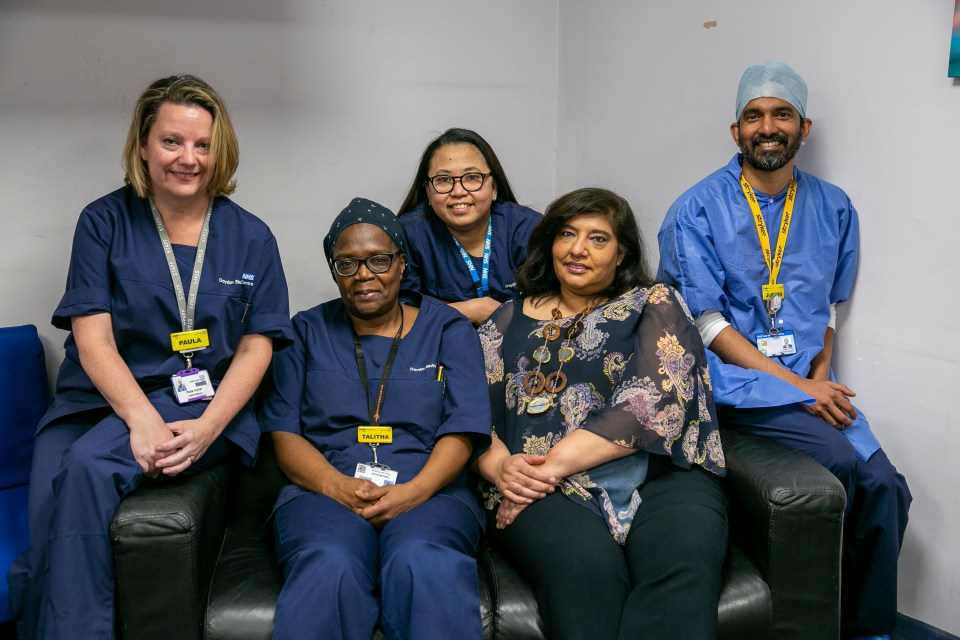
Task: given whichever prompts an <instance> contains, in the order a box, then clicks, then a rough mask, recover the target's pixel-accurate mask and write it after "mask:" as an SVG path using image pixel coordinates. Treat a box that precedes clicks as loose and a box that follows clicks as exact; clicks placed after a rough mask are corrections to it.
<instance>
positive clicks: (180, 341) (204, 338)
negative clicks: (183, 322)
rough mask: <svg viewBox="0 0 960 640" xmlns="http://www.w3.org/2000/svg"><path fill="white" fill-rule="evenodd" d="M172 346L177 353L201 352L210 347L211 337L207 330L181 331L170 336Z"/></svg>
mask: <svg viewBox="0 0 960 640" xmlns="http://www.w3.org/2000/svg"><path fill="white" fill-rule="evenodd" d="M170 346H171V347H172V348H173V350H174V351H176V352H177V353H179V352H181V351H200V350H201V349H206V348H207V347H209V346H210V336H209V335H207V330H206V329H194V330H193V331H179V332H177V333H171V334H170Z"/></svg>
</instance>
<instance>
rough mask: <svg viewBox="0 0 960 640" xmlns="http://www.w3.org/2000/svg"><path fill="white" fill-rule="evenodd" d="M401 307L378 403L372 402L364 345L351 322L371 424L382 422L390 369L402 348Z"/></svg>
mask: <svg viewBox="0 0 960 640" xmlns="http://www.w3.org/2000/svg"><path fill="white" fill-rule="evenodd" d="M398 306H399V307H400V328H399V329H397V335H395V336H393V344H391V345H390V353H389V354H388V355H387V362H386V363H385V364H384V365H383V374H382V375H381V376H380V390H379V391H378V392H377V405H376V406H374V405H373V403H372V402H370V380H369V378H368V377H367V364H366V360H365V359H364V357H363V347H362V346H361V345H360V336H358V335H357V331H356V329H354V328H353V323H352V322H351V323H350V333H352V334H353V355H354V356H355V357H356V359H357V371H358V372H359V373H360V384H362V385H363V392H364V393H366V394H367V412H368V414H369V415H368V417H369V418H370V419H371V420H372V423H371V424H374V425H379V424H380V409H381V407H382V406H383V394H384V392H385V391H386V389H387V380H388V379H389V378H390V369H391V368H392V367H393V361H394V360H396V358H397V349H399V348H400V334H401V333H403V305H398Z"/></svg>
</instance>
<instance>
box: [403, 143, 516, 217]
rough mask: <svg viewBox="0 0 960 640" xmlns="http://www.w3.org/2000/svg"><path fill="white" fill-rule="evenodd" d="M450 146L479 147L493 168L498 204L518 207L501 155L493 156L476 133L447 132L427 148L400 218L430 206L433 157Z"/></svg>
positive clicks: (488, 147)
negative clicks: (429, 185)
mask: <svg viewBox="0 0 960 640" xmlns="http://www.w3.org/2000/svg"><path fill="white" fill-rule="evenodd" d="M450 144H472V145H473V146H474V147H476V148H477V151H479V152H480V155H482V156H483V159H484V160H486V161H487V165H488V166H489V167H490V173H491V174H493V175H491V177H492V178H493V180H494V185H495V186H496V187H497V200H496V202H512V203H514V204H518V203H517V198H516V196H514V195H513V189H511V188H510V181H509V180H507V174H506V173H505V172H504V171H503V166H502V165H501V164H500V160H499V159H498V158H497V154H496V153H494V152H493V147H491V146H490V144H489V143H488V142H487V141H486V140H484V139H483V137H481V136H480V134H479V133H477V132H476V131H471V130H470V129H447V130H446V131H444V132H443V133H441V134H440V135H439V136H438V137H436V138H434V139H433V140H432V141H431V142H430V144H428V145H427V148H426V149H424V150H423V155H422V156H420V164H419V166H417V175H415V176H414V177H413V184H411V185H410V190H409V191H408V192H407V197H406V198H404V199H403V204H401V205H400V208H399V209H398V210H397V215H398V216H402V215H403V214H405V213H407V212H408V211H411V210H413V209H415V208H417V206H419V205H420V204H423V203H425V202H427V190H426V184H427V178H428V176H427V174H428V173H429V172H430V161H431V160H432V159H433V154H434V153H436V152H437V149H439V148H440V147H445V146H447V145H450ZM427 212H428V213H431V214H432V212H433V209H431V208H430V207H427Z"/></svg>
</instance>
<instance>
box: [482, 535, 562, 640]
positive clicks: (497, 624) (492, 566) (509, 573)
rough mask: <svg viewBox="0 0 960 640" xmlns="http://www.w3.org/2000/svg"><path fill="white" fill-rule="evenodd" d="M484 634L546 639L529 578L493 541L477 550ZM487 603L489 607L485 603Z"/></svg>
mask: <svg viewBox="0 0 960 640" xmlns="http://www.w3.org/2000/svg"><path fill="white" fill-rule="evenodd" d="M477 568H478V569H479V573H480V601H481V607H480V608H481V614H482V618H483V637H484V638H492V639H493V640H501V639H508V638H509V640H543V638H546V637H547V636H546V630H545V628H544V624H543V621H542V620H541V619H540V614H539V610H538V608H537V600H536V598H535V597H534V595H533V591H532V590H531V589H530V586H529V585H528V584H527V582H526V580H524V579H523V577H522V576H521V575H520V574H519V573H518V572H517V570H516V569H514V568H513V567H512V566H511V565H510V563H509V562H508V561H507V559H506V558H505V557H504V556H503V555H502V554H501V553H500V552H499V551H498V550H497V549H495V548H493V547H492V546H491V545H490V544H489V543H481V545H480V550H479V552H478V553H477ZM483 605H486V606H483Z"/></svg>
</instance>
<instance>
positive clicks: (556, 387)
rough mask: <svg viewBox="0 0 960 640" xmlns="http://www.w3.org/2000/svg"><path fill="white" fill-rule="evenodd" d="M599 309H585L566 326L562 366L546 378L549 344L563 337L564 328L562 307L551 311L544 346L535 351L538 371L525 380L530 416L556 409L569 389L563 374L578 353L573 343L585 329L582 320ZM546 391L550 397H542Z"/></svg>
mask: <svg viewBox="0 0 960 640" xmlns="http://www.w3.org/2000/svg"><path fill="white" fill-rule="evenodd" d="M594 309H596V305H590V306H589V307H587V308H585V309H583V310H582V311H581V312H580V313H579V314H577V316H576V317H575V318H574V320H573V322H572V323H571V324H570V326H569V327H567V331H566V335H565V336H564V340H563V342H562V343H561V344H560V348H559V349H558V350H557V361H559V362H560V366H559V367H558V368H557V370H556V371H554V372H552V373H550V374H548V375H544V374H543V371H542V370H541V369H542V368H543V365H545V364H546V363H548V362H550V360H551V359H552V356H551V354H550V346H549V344H550V342H551V341H553V340H556V339H557V338H559V337H560V335H561V333H562V329H561V327H560V320H562V319H563V316H562V315H561V314H560V308H559V306H557V307H554V309H553V310H552V311H551V312H550V315H551V316H553V320H551V321H550V322H549V323H547V324H546V325H544V327H543V344H542V345H540V346H539V347H537V348H536V349H534V350H533V359H534V360H535V361H536V363H537V368H536V369H535V370H533V371H531V372H529V373H527V375H525V376H524V377H523V390H524V391H526V393H527V398H526V399H525V400H526V412H527V413H529V414H531V415H537V414H540V413H543V412H544V411H546V410H548V409H549V408H550V407H552V406H553V399H554V397H555V396H556V395H557V394H558V393H560V392H561V391H563V390H564V389H565V388H566V386H567V374H565V373H564V372H563V365H565V364H566V363H568V362H570V361H571V360H573V356H574V355H576V350H575V349H574V348H573V341H574V339H576V337H577V336H579V335H580V334H581V333H582V332H583V329H584V324H583V319H584V318H586V317H587V316H588V315H590V313H591V312H592V311H593V310H594ZM543 391H547V392H548V393H549V394H550V395H540V394H541V393H542V392H543Z"/></svg>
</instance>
